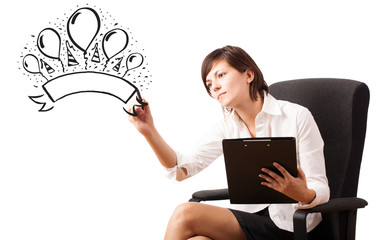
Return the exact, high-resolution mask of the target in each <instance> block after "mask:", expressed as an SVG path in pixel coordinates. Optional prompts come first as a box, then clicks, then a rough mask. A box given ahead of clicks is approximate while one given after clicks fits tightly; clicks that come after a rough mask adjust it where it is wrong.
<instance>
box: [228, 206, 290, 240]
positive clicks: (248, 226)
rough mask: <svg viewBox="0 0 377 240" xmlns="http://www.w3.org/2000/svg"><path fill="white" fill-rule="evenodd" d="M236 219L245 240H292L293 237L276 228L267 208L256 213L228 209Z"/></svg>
mask: <svg viewBox="0 0 377 240" xmlns="http://www.w3.org/2000/svg"><path fill="white" fill-rule="evenodd" d="M229 210H230V211H232V213H233V215H234V216H235V217H236V218H237V221H238V223H239V224H240V226H241V228H242V230H243V232H244V233H245V236H246V238H247V240H266V239H268V240H291V239H292V240H293V239H294V235H293V233H292V232H288V231H285V230H282V229H280V228H278V227H277V226H276V225H275V223H274V222H273V221H272V220H271V218H270V215H269V213H268V208H265V209H263V210H262V211H260V212H257V213H248V212H243V211H239V210H234V209H229Z"/></svg>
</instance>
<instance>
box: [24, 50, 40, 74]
mask: <svg viewBox="0 0 377 240" xmlns="http://www.w3.org/2000/svg"><path fill="white" fill-rule="evenodd" d="M22 65H23V66H24V68H25V70H26V71H28V72H29V73H33V74H36V73H39V72H40V69H39V62H38V59H37V57H36V56H34V55H32V54H28V55H26V56H25V57H24V60H23V63H22Z"/></svg>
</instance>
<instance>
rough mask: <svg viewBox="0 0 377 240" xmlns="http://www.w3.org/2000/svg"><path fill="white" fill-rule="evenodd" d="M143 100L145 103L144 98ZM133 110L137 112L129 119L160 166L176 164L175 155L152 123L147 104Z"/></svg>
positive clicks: (167, 166) (168, 166) (170, 166)
mask: <svg viewBox="0 0 377 240" xmlns="http://www.w3.org/2000/svg"><path fill="white" fill-rule="evenodd" d="M143 102H145V103H147V102H146V101H145V100H144V99H143ZM135 111H136V113H137V116H131V115H130V116H129V120H130V122H132V123H133V124H134V126H135V127H136V129H137V130H138V131H139V132H140V133H141V134H142V135H143V136H144V137H145V139H146V140H147V142H148V143H149V145H150V146H151V147H152V149H153V151H154V153H155V154H156V156H157V158H158V160H159V161H160V163H161V164H162V166H164V167H166V168H172V167H174V166H176V165H177V155H176V153H175V151H174V150H173V149H172V148H171V147H170V146H169V145H168V144H167V143H166V142H165V140H164V139H163V138H162V137H161V135H160V133H159V132H158V131H157V129H156V127H155V125H154V123H153V117H152V113H151V110H150V107H149V104H148V105H147V106H144V107H143V108H141V107H139V108H136V110H135Z"/></svg>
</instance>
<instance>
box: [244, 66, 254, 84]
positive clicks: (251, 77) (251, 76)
mask: <svg viewBox="0 0 377 240" xmlns="http://www.w3.org/2000/svg"><path fill="white" fill-rule="evenodd" d="M245 72H246V76H247V79H246V81H247V83H248V84H250V83H251V82H252V81H253V80H254V72H253V71H251V70H250V69H246V71H245Z"/></svg>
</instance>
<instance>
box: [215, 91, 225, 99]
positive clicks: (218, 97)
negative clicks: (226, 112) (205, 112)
mask: <svg viewBox="0 0 377 240" xmlns="http://www.w3.org/2000/svg"><path fill="white" fill-rule="evenodd" d="M225 93H226V92H223V93H220V94H219V95H218V96H217V100H220V97H221V96H222V95H224V94H225Z"/></svg>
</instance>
